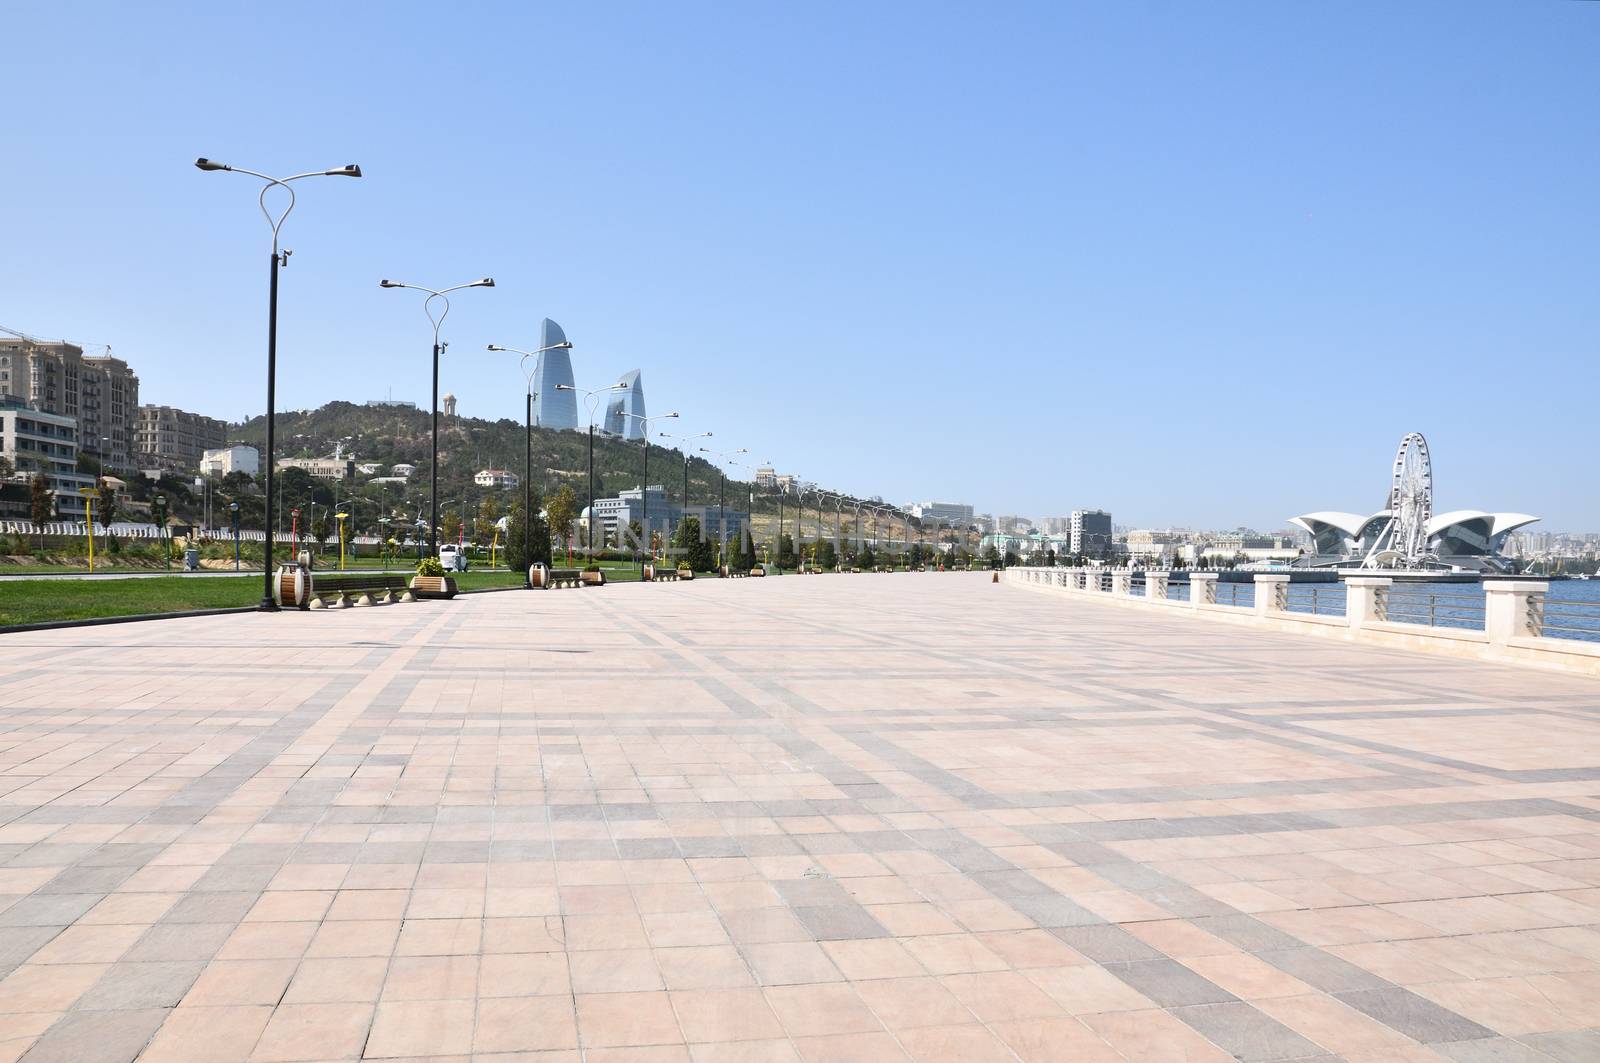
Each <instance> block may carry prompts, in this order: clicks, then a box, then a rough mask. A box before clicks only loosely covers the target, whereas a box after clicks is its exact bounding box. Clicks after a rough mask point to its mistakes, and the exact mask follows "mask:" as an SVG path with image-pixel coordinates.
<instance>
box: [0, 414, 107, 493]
mask: <svg viewBox="0 0 1600 1063" xmlns="http://www.w3.org/2000/svg"><path fill="white" fill-rule="evenodd" d="M77 436H78V422H77V420H76V419H74V418H72V417H68V416H66V415H65V414H57V413H42V412H40V411H39V410H35V409H31V408H29V407H28V406H27V405H25V404H24V403H23V401H22V400H21V399H19V398H17V397H16V396H8V397H3V398H0V454H3V455H4V456H5V457H6V458H7V459H9V460H10V462H11V465H12V467H13V468H15V469H16V470H17V471H18V472H19V473H43V474H44V476H45V479H46V480H48V481H49V483H50V490H51V492H52V493H53V494H54V495H55V496H56V507H57V509H59V510H60V512H61V513H62V515H63V516H66V517H69V518H74V517H82V516H83V497H82V496H81V495H79V494H78V491H79V489H80V488H84V487H92V486H94V477H92V476H88V475H85V474H83V473H80V472H79V471H78V439H77Z"/></svg>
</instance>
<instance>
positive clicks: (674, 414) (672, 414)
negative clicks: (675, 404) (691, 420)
mask: <svg viewBox="0 0 1600 1063" xmlns="http://www.w3.org/2000/svg"><path fill="white" fill-rule="evenodd" d="M661 416H663V417H676V416H678V415H677V414H676V413H664V414H662V415H661Z"/></svg>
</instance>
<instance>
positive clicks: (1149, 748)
mask: <svg viewBox="0 0 1600 1063" xmlns="http://www.w3.org/2000/svg"><path fill="white" fill-rule="evenodd" d="M0 651H3V652H0V675H3V676H4V682H3V684H0V976H3V977H0V1060H12V1059H16V1058H23V1059H26V1060H28V1061H30V1063H35V1061H47V1060H48V1061H70V1063H97V1061H121V1060H129V1059H133V1058H135V1057H139V1058H143V1059H146V1060H172V1061H182V1063H200V1061H219V1063H226V1061H243V1060H264V1061H265V1060H271V1061H309V1060H327V1059H351V1058H357V1057H362V1056H365V1057H368V1058H388V1059H392V1058H400V1057H406V1058H416V1057H425V1058H449V1059H464V1058H467V1057H471V1058H473V1059H485V1060H496V1059H504V1060H508V1061H509V1060H512V1059H516V1060H538V1061H541V1063H554V1061H558V1060H578V1059H584V1060H587V1061H590V1063H617V1061H623V1060H629V1061H636V1063H642V1061H668V1060H676V1061H682V1060H686V1059H692V1060H695V1061H716V1063H727V1061H734V1060H762V1061H766V1060H793V1059H797V1058H798V1059H805V1060H866V1061H874V1063H875V1061H879V1060H892V1059H902V1058H906V1057H911V1058H915V1059H918V1060H952V1061H962V1063H966V1061H980V1060H989V1059H1003V1060H1013V1059H1022V1060H1026V1061H1030V1063H1032V1061H1045V1060H1073V1061H1096V1060H1113V1059H1121V1058H1128V1059H1149V1060H1162V1061H1166V1060H1180V1059H1191V1060H1212V1059H1216V1060H1227V1059H1230V1058H1239V1059H1245V1060H1279V1059H1331V1058H1344V1059H1350V1060H1372V1061H1376V1060H1384V1061H1391V1060H1402V1061H1404V1060H1437V1059H1453V1060H1462V1061H1480V1060H1511V1061H1518V1060H1541V1061H1542V1060H1549V1059H1563V1060H1594V1059H1600V1035H1597V1033H1596V1032H1595V1029H1594V1028H1595V1027H1596V1026H1600V926H1597V925H1596V924H1600V799H1597V796H1596V795H1597V794H1600V711H1597V707H1596V702H1597V700H1600V686H1597V684H1596V683H1595V682H1594V681H1592V680H1586V679H1580V678H1572V677H1566V676H1562V675H1557V674H1551V673H1546V672H1541V671H1533V670H1517V669H1513V668H1508V667H1497V666H1488V665H1482V664H1475V663H1469V662H1457V661H1451V660H1445V659H1441V658H1435V657H1429V656H1420V655H1417V656H1413V655H1408V654H1405V653H1399V652H1389V651H1383V650H1376V649H1371V648H1366V647H1358V646H1347V645H1342V644H1330V643H1328V642H1324V641H1323V640H1319V639H1306V638H1296V637H1294V636H1289V635H1271V634H1264V633H1260V632H1255V631H1251V630H1247V629H1242V628H1239V627H1235V626H1232V625H1220V624H1219V625H1212V624H1207V623H1205V622H1204V621H1203V620H1197V619H1193V618H1189V617H1184V616H1174V617H1158V616H1150V615H1147V614H1145V613H1141V612H1137V611H1134V610H1127V609H1120V608H1115V607H1111V606H1105V605H1099V604H1096V603H1092V602H1082V603H1080V602H1072V601H1062V600H1057V599H1054V598H1050V597H1046V596H1043V595H1037V594H1030V593H1027V592H1025V591H1021V590H1017V589H1013V588H1009V587H1004V586H995V585H993V584H991V583H989V582H988V577H987V576H986V575H969V574H959V575H958V574H945V575H936V574H921V575H909V574H897V575H893V576H884V575H858V576H851V577H840V576H829V577H825V578H823V579H820V580H819V579H804V578H801V577H784V578H782V579H768V580H764V581H756V580H740V581H697V582H694V583H680V584H667V585H657V586H637V585H634V586H616V587H608V588H606V589H604V590H582V591H558V592H548V593H539V594H533V593H522V592H512V593H501V594H486V595H474V596H471V597H467V598H463V599H461V600H459V601H457V602H455V603H449V604H445V603H423V604H417V605H406V606H390V607H385V608H380V609H362V610H345V611H335V612H325V613H312V614H302V615H285V616H261V615H241V616H228V617H222V618H216V619H195V620H173V621H165V622H160V623H150V624H130V625H121V626H113V627H103V628H88V629H78V630H68V631H58V632H49V633H42V634H28V635H13V636H7V637H5V639H4V640H3V641H0ZM517 1053H525V1055H518V1054H517ZM501 1054H504V1055H501Z"/></svg>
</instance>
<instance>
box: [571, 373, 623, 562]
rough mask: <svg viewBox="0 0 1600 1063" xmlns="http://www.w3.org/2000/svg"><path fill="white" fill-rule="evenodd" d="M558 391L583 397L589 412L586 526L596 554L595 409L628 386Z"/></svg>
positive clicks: (591, 550)
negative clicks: (601, 397)
mask: <svg viewBox="0 0 1600 1063" xmlns="http://www.w3.org/2000/svg"><path fill="white" fill-rule="evenodd" d="M556 390H557V391H571V392H575V393H577V394H579V395H582V396H583V404H584V406H585V407H586V408H587V409H588V411H589V523H588V524H587V525H585V528H584V530H585V532H586V533H587V535H588V540H589V553H590V555H591V558H592V556H593V554H594V407H595V403H596V402H598V401H599V399H600V396H602V395H604V394H606V393H607V392H611V391H627V390H628V384H627V382H626V381H622V382H619V383H616V384H612V385H611V386H610V387H608V388H594V389H592V390H591V389H589V388H575V387H573V386H572V385H571V384H557V385H556Z"/></svg>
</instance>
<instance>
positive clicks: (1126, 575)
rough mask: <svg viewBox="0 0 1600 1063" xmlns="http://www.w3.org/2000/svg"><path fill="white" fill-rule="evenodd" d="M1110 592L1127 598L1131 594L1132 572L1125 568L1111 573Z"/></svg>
mask: <svg viewBox="0 0 1600 1063" xmlns="http://www.w3.org/2000/svg"><path fill="white" fill-rule="evenodd" d="M1111 593H1112V594H1115V595H1116V596H1117V597H1119V598H1127V597H1129V596H1130V595H1132V594H1133V573H1132V572H1129V571H1128V570H1127V569H1120V570H1118V571H1116V572H1113V573H1111Z"/></svg>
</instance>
